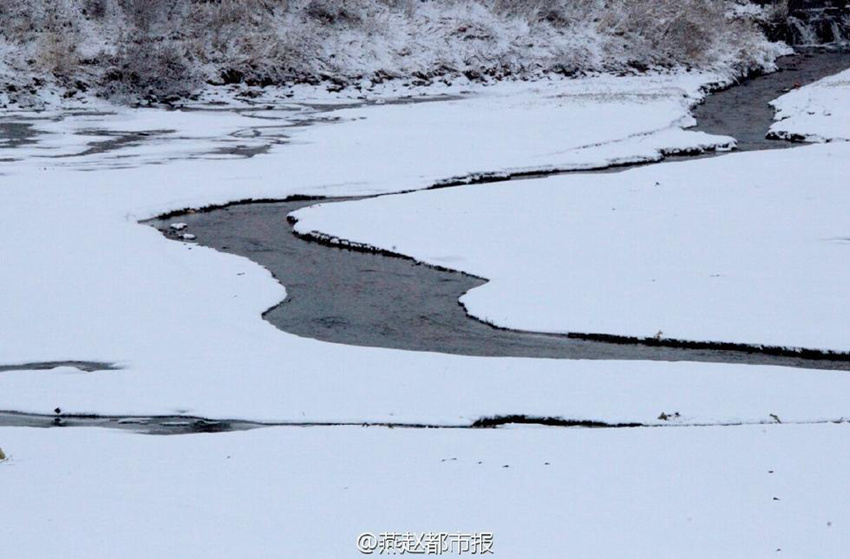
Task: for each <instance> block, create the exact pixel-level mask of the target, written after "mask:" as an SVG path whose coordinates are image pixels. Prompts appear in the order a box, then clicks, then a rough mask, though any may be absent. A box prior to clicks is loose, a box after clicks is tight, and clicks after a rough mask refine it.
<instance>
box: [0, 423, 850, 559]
mask: <svg viewBox="0 0 850 559" xmlns="http://www.w3.org/2000/svg"><path fill="white" fill-rule="evenodd" d="M0 445H2V448H3V450H4V451H5V453H6V454H7V456H8V457H9V458H8V460H7V461H6V462H0V492H1V493H2V495H3V506H2V507H0V541H2V542H3V543H2V545H3V552H4V555H5V556H8V557H31V558H42V557H45V558H46V557H68V558H86V559H107V558H109V559H111V558H115V557H120V558H122V559H135V558H139V559H143V558H144V559H148V558H150V557H180V558H182V559H193V558H209V557H250V558H252V559H261V558H265V557H268V558H275V559H277V558H279V557H309V558H311V559H322V558H326V557H327V558H333V559H341V558H347V557H351V558H355V557H363V555H361V554H360V553H359V552H358V551H357V548H356V541H357V537H358V535H359V534H361V533H364V532H371V533H374V534H380V533H382V532H403V533H406V532H418V533H422V532H449V533H464V532H470V533H474V532H491V533H492V534H493V551H494V555H493V557H501V558H505V559H527V558H529V557H534V558H536V559H545V558H553V559H555V558H557V559H562V558H564V557H582V558H587V559H594V558H598V559H610V558H612V557H629V558H632V559H657V558H659V557H688V558H689V559H714V558H717V557H723V558H725V559H762V558H765V559H766V558H774V557H784V558H788V557H790V558H795V559H811V558H813V557H817V558H818V559H844V558H845V557H846V554H847V550H848V549H850V524H848V522H850V484H848V483H847V472H848V471H850V425H847V424H843V425H832V424H827V425H805V426H802V425H800V426H791V425H776V426H765V427H722V428H718V427H714V428H698V429H693V428H689V429H680V428H667V429H613V430H573V429H552V428H540V429H528V428H521V429H505V430H487V431H470V430H407V429H376V428H370V429H366V428H358V427H352V428H314V429H297V428H273V429H261V430H256V431H250V432H240V433H222V434H215V435H185V436H176V437H146V436H139V435H131V434H127V433H122V432H115V431H105V430H100V429H48V430H38V429H28V428H3V429H0ZM376 555H377V552H376Z"/></svg>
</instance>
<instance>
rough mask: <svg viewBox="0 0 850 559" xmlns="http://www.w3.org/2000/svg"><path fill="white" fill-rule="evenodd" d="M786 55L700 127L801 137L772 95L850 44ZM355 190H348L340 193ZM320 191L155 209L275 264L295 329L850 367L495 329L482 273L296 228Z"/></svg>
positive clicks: (392, 343) (408, 340) (756, 137)
mask: <svg viewBox="0 0 850 559" xmlns="http://www.w3.org/2000/svg"><path fill="white" fill-rule="evenodd" d="M779 64H780V67H781V71H779V72H776V73H773V74H769V75H766V76H760V77H756V78H753V79H750V80H747V81H745V82H743V83H741V84H739V85H736V86H734V87H731V88H729V89H727V90H725V91H722V92H718V93H716V94H714V95H711V96H709V97H708V99H707V100H706V102H705V103H704V104H703V105H701V106H699V107H697V109H696V111H695V116H696V118H697V120H698V122H699V125H698V128H697V129H698V130H704V131H706V132H709V133H715V134H725V135H730V136H733V137H736V138H737V139H738V141H739V149H740V150H755V149H771V148H783V147H784V148H787V147H792V146H793V145H794V144H791V143H789V142H785V141H778V140H770V139H767V138H766V134H767V130H768V128H769V126H770V125H771V123H772V122H773V115H774V113H773V109H772V108H771V107H770V106H769V105H768V102H769V101H771V100H773V99H775V98H777V97H779V96H780V95H782V93H784V92H785V91H788V90H790V89H792V88H794V87H799V86H802V85H805V84H808V83H811V82H813V81H816V80H818V79H821V78H823V77H825V76H828V75H831V74H834V73H836V72H838V71H840V70H842V69H844V68H847V67H850V55H848V54H846V53H809V54H803V55H800V56H795V57H786V58H783V59H781V60H780V61H779ZM681 159H682V158H677V160H681ZM602 172H606V171H602ZM607 172H611V171H610V170H608V171H607ZM345 200H350V198H347V199H346V198H340V199H334V200H333V201H345ZM328 202H329V201H328V200H324V201H323V203H328ZM314 203H316V201H315V200H306V201H305V200H297V201H283V202H272V203H268V202H265V203H250V204H234V205H231V206H226V207H223V208H220V209H215V210H212V211H208V212H197V213H191V214H183V215H179V216H177V217H174V216H170V217H169V219H160V220H153V221H152V222H151V224H152V225H154V226H156V227H158V228H159V229H160V231H162V232H163V233H164V234H166V235H172V236H174V235H173V232H170V231H169V228H168V225H169V224H170V223H172V222H174V221H181V222H185V223H187V224H188V229H187V230H188V231H191V233H192V234H193V235H195V236H196V238H197V242H199V243H200V244H203V245H205V246H208V247H212V248H214V249H216V250H219V251H223V252H228V253H232V254H238V255H240V256H245V257H247V258H250V259H251V260H253V261H255V262H257V263H259V264H260V265H262V266H264V267H265V268H267V269H269V270H270V271H271V272H272V273H273V274H274V276H275V277H276V278H277V279H278V280H279V281H280V282H281V283H282V284H283V285H285V286H286V289H287V294H288V295H287V298H286V300H285V301H283V302H282V303H281V304H280V305H278V306H276V307H274V308H272V309H270V310H269V311H267V312H266V313H265V315H264V316H265V319H266V320H268V321H269V322H271V323H272V324H274V325H275V326H277V327H278V328H280V329H281V330H283V331H285V332H289V333H291V334H296V335H299V336H304V337H309V338H315V339H318V340H322V341H327V342H336V343H342V344H349V345H359V346H373V347H384V348H394V349H404V350H412V351H433V352H441V353H450V354H460V355H475V356H505V357H506V356H514V357H541V358H559V359H624V360H658V361H703V362H722V363H752V364H773V365H784V366H791V367H806V368H825V369H842V370H850V357H848V356H844V355H840V356H834V355H833V356H823V355H819V354H817V352H810V353H809V354H807V355H805V356H802V357H801V356H799V355H794V354H786V355H783V354H782V352H778V351H774V352H765V351H762V350H758V349H755V348H743V347H732V346H721V347H720V348H717V347H712V346H709V345H706V344H689V345H688V347H663V346H660V345H649V344H628V343H609V342H603V341H592V340H586V339H576V338H575V337H570V336H563V335H547V334H535V333H526V332H516V331H510V330H501V329H497V328H494V327H491V326H489V325H486V324H484V323H482V322H479V321H478V320H475V319H473V318H470V317H469V316H467V315H466V313H465V312H464V310H463V308H462V307H461V306H460V305H459V304H458V298H459V297H460V296H461V295H462V294H463V293H465V292H467V291H469V290H470V289H473V288H475V287H478V286H480V285H482V283H484V282H483V281H482V280H480V279H477V278H473V277H470V276H466V275H464V274H460V273H456V272H451V271H443V270H437V269H434V268H431V267H429V266H425V265H420V264H417V263H415V262H413V261H411V260H408V259H404V258H394V257H389V256H386V255H380V254H370V253H362V252H356V251H352V250H340V249H333V248H329V247H326V246H323V245H320V244H317V243H313V242H308V241H306V240H303V239H300V238H298V237H296V236H295V235H294V234H293V233H292V230H291V227H290V225H289V224H288V223H287V221H286V216H287V214H289V213H290V212H292V211H295V210H297V209H299V208H301V207H304V206H307V205H311V204H314Z"/></svg>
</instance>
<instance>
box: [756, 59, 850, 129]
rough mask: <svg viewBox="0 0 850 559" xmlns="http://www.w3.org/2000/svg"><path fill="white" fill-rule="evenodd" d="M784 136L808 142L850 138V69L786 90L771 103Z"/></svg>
mask: <svg viewBox="0 0 850 559" xmlns="http://www.w3.org/2000/svg"><path fill="white" fill-rule="evenodd" d="M771 104H772V105H773V106H774V107H775V108H776V119H777V120H778V122H777V123H776V124H774V125H773V126H771V127H770V131H771V133H772V134H773V135H775V136H777V137H780V138H791V139H801V140H804V141H807V142H829V141H832V140H845V141H847V140H850V70H846V71H844V72H841V73H839V74H836V75H834V76H830V77H828V78H824V79H822V80H819V81H817V82H815V83H813V84H809V85H807V86H804V87H801V88H799V89H795V90H793V91H791V92H789V93H786V94H785V95H783V96H782V97H780V98H779V99H777V100H775V101H773V103H771Z"/></svg>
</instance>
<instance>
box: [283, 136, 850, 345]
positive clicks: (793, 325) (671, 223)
mask: <svg viewBox="0 0 850 559" xmlns="http://www.w3.org/2000/svg"><path fill="white" fill-rule="evenodd" d="M848 177H850V145H848V144H845V143H843V142H842V143H834V144H828V145H819V146H810V147H802V148H797V149H792V150H781V151H771V152H753V153H741V154H731V155H727V156H723V157H717V158H710V159H704V160H697V161H689V162H681V163H667V164H664V165H658V166H650V167H644V168H639V169H633V170H629V171H626V172H621V173H615V174H603V175H598V174H597V175H587V174H576V175H563V176H557V177H550V178H548V179H546V180H534V181H527V182H524V183H500V184H489V185H478V186H474V187H464V188H457V189H443V190H432V191H425V192H418V193H412V194H404V195H395V196H385V197H381V198H375V199H368V200H363V201H358V202H350V203H340V204H326V205H319V206H313V207H310V208H305V209H302V210H299V211H298V212H295V214H294V216H295V217H297V218H298V219H299V220H300V221H299V222H298V224H297V225H296V230H297V231H299V232H301V233H310V232H314V231H318V232H321V233H324V234H329V235H332V236H335V237H339V238H342V239H346V240H350V241H355V242H358V243H364V244H367V245H371V246H375V247H380V248H383V249H387V250H392V251H395V252H400V253H403V254H406V255H409V256H412V257H414V258H415V259H417V260H420V261H423V262H428V263H430V264H434V265H440V266H446V267H450V268H453V269H457V270H461V271H464V272H467V273H471V274H474V275H477V276H480V277H484V278H486V279H489V280H490V282H489V283H487V284H486V285H484V286H482V287H479V288H476V289H474V290H472V291H470V292H469V293H467V294H466V295H464V296H463V297H462V298H461V302H462V303H463V304H464V305H465V307H466V308H467V310H468V311H469V312H470V313H471V314H472V315H474V316H476V317H478V318H481V319H482V320H485V321H487V322H490V323H493V324H496V325H498V326H503V327H509V328H515V329H520V330H534V331H545V332H562V333H566V332H578V333H593V334H610V335H618V336H631V337H637V338H653V337H659V338H669V339H677V340H697V341H711V342H729V343H742V344H752V345H769V346H782V347H795V348H811V349H825V350H835V351H848V350H850V321H848V320H847V317H848V316H850V297H848V290H847V285H848V283H850V258H849V257H850V230H848V228H847V220H846V215H845V209H846V208H847V207H848V205H850V188H848V187H850V183H848V180H847V178H848Z"/></svg>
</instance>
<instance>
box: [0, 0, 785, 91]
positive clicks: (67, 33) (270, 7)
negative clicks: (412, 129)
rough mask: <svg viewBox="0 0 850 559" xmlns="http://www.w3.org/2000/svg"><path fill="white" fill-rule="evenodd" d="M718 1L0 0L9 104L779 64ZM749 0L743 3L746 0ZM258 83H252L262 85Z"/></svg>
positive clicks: (734, 7) (775, 49) (0, 67)
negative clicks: (227, 88) (231, 87)
mask: <svg viewBox="0 0 850 559" xmlns="http://www.w3.org/2000/svg"><path fill="white" fill-rule="evenodd" d="M741 4H742V2H741V1H740V0H739V1H733V0H719V1H712V2H705V1H703V0H632V1H630V2H614V3H611V2H601V1H598V0H583V1H580V2H576V1H573V0H549V1H546V2H540V1H539V0H509V1H506V0H433V1H428V2H420V1H418V0H395V1H392V2H389V1H387V0H241V1H234V0H224V1H216V2H198V1H194V0H176V1H164V0H146V1H144V2H123V1H120V2H119V1H117V0H60V1H56V2H40V1H39V2H37V1H34V0H25V1H14V0H0V78H2V81H3V82H4V84H5V86H4V87H3V88H0V106H3V105H5V104H7V103H13V104H19V105H34V106H38V105H40V104H44V103H47V104H55V103H61V102H64V100H63V97H65V98H66V100H67V99H73V98H85V97H86V96H88V95H90V94H91V93H92V92H96V93H98V94H100V95H105V96H108V97H111V98H113V99H124V100H128V101H138V100H148V101H157V100H159V101H167V102H173V101H178V100H180V99H182V98H186V97H191V96H193V95H194V94H196V93H198V92H200V91H203V90H205V89H209V87H210V86H215V85H223V84H237V85H235V91H240V90H244V86H257V87H259V86H267V85H291V84H293V83H309V84H320V83H323V84H325V85H326V86H328V87H330V88H332V89H338V88H340V87H342V86H350V87H351V88H352V89H355V90H358V91H362V92H363V93H366V92H368V90H370V89H371V88H372V87H373V86H374V85H376V84H379V83H382V82H385V81H387V80H398V81H401V82H403V83H406V84H414V85H415V84H427V83H433V82H453V81H455V80H458V79H461V80H467V79H469V80H473V81H491V80H503V79H517V78H520V79H527V78H529V77H536V78H539V77H540V76H545V75H586V74H587V73H593V72H599V71H606V72H618V73H631V74H634V73H643V72H645V71H646V70H647V69H670V68H678V69H685V68H699V69H702V70H712V71H717V72H720V73H722V74H723V75H724V76H726V77H727V78H732V77H736V76H740V75H744V74H747V73H748V72H751V71H754V70H764V69H770V68H772V67H773V60H774V59H775V58H776V56H777V55H778V54H780V53H782V52H784V51H785V49H786V47H784V46H781V45H778V44H772V43H770V42H768V41H767V40H766V39H765V37H764V36H763V35H762V33H761V32H760V31H759V30H758V29H757V27H756V25H755V24H754V21H755V20H757V19H758V18H759V17H761V16H760V10H741V9H739V8H740V6H741ZM745 5H746V3H745ZM254 93H255V92H254V91H253V90H252V92H251V93H250V94H252V95H253V94H254Z"/></svg>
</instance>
